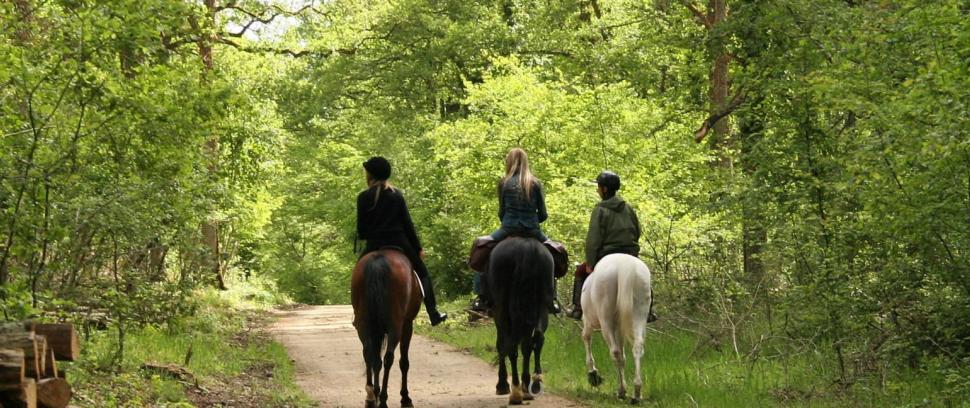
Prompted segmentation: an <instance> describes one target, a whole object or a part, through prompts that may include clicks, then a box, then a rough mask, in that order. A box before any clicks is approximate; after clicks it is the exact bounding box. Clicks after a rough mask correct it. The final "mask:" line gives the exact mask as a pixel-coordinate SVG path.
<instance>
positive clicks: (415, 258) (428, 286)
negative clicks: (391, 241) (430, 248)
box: [401, 245, 448, 326]
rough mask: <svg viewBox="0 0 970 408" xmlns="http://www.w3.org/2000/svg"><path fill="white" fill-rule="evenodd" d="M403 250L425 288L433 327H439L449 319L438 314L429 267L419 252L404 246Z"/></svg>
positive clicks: (426, 301)
mask: <svg viewBox="0 0 970 408" xmlns="http://www.w3.org/2000/svg"><path fill="white" fill-rule="evenodd" d="M401 249H403V250H404V253H405V255H407V256H408V259H409V260H410V261H411V266H412V267H414V271H415V272H417V273H418V279H420V280H421V286H423V287H424V309H425V310H426V311H427V312H428V316H429V317H430V318H431V325H432V326H437V325H438V323H441V322H443V321H444V320H445V319H447V318H448V315H447V314H445V313H439V312H438V303H437V301H436V300H435V295H434V285H433V283H432V282H431V276H430V275H429V274H428V267H427V266H426V265H425V264H424V260H422V259H421V257H420V256H419V255H418V253H417V251H415V250H414V248H411V246H410V245H402V246H401Z"/></svg>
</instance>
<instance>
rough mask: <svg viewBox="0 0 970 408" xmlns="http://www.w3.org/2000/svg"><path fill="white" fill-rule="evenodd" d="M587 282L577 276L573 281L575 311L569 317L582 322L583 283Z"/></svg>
mask: <svg viewBox="0 0 970 408" xmlns="http://www.w3.org/2000/svg"><path fill="white" fill-rule="evenodd" d="M584 282H586V278H585V277H583V278H581V277H579V276H577V277H576V278H575V279H573V311H572V313H570V314H569V317H572V318H573V319H576V320H580V319H582V318H583V305H582V297H583V283H584Z"/></svg>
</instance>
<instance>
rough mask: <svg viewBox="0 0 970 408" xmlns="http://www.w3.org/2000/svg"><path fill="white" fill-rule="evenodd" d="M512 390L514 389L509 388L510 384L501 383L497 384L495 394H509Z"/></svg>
mask: <svg viewBox="0 0 970 408" xmlns="http://www.w3.org/2000/svg"><path fill="white" fill-rule="evenodd" d="M510 392H512V391H511V390H510V389H509V385H508V384H499V385H496V386H495V395H509V393H510Z"/></svg>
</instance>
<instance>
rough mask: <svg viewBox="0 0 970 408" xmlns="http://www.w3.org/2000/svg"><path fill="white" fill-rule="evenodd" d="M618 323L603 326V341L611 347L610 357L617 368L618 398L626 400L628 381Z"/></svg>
mask: <svg viewBox="0 0 970 408" xmlns="http://www.w3.org/2000/svg"><path fill="white" fill-rule="evenodd" d="M615 326H616V322H613V324H604V325H603V339H605V340H606V344H607V345H608V346H609V347H610V356H611V357H612V358H613V365H614V366H615V367H616V378H617V379H618V380H619V389H617V391H616V396H617V397H619V398H620V399H623V398H626V381H625V380H624V378H623V357H624V355H623V337H622V335H621V334H620V331H619V329H618V327H615Z"/></svg>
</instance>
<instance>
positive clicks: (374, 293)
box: [364, 252, 391, 350]
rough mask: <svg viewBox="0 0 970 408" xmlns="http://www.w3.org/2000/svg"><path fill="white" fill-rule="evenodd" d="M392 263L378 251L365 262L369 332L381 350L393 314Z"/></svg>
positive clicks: (375, 345) (371, 340)
mask: <svg viewBox="0 0 970 408" xmlns="http://www.w3.org/2000/svg"><path fill="white" fill-rule="evenodd" d="M390 272H391V265H390V264H389V263H388V262H387V258H386V257H385V256H384V254H382V253H380V252H378V253H376V254H374V256H373V257H372V258H371V259H370V260H368V261H367V263H366V264H364V285H365V286H366V288H367V290H366V295H365V296H366V298H367V320H368V321H367V333H368V335H367V336H368V339H369V341H370V342H371V344H372V346H373V347H375V348H376V349H377V350H380V347H381V345H382V343H383V342H384V337H385V335H386V334H387V330H388V326H389V325H390V324H389V319H390V316H391V311H390V304H389V303H388V301H387V299H388V296H387V295H388V294H387V286H388V285H387V279H388V275H390Z"/></svg>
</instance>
